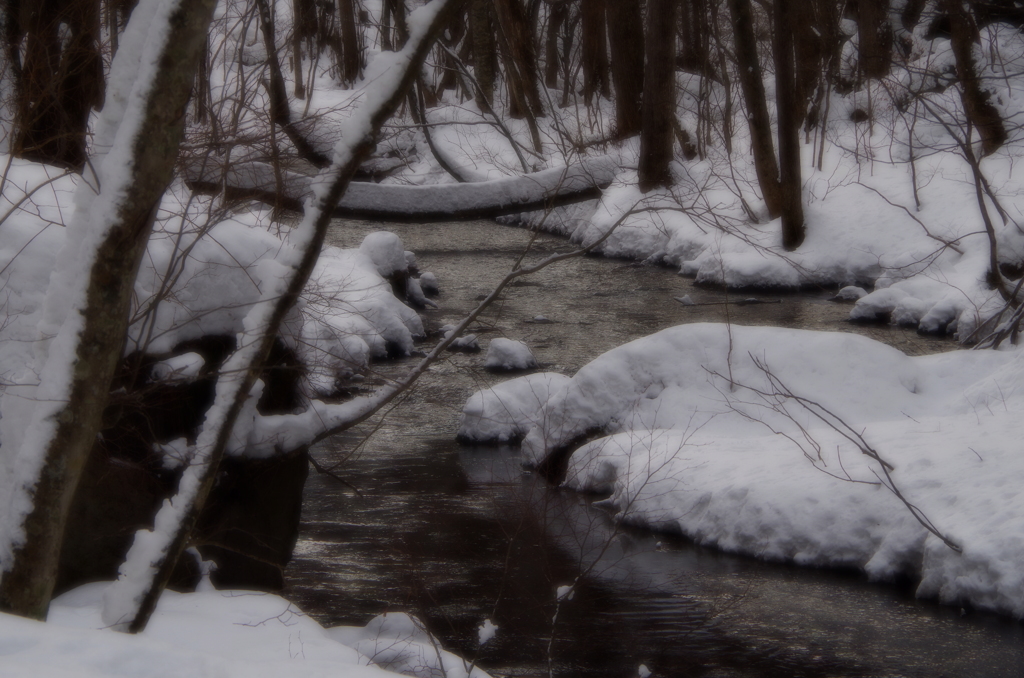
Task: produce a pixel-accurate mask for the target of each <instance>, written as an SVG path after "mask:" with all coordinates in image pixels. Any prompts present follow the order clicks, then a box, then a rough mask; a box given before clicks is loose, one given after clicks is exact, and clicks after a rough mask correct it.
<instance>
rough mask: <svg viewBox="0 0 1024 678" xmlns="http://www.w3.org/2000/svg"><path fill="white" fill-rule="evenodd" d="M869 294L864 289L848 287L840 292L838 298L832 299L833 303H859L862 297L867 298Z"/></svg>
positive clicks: (853, 286)
mask: <svg viewBox="0 0 1024 678" xmlns="http://www.w3.org/2000/svg"><path fill="white" fill-rule="evenodd" d="M867 294H868V292H867V290H865V289H864V288H863V287H857V286H856V285H847V286H846V287H844V288H842V289H841V290H839V291H838V292H836V296H834V297H832V299H833V301H857V300H858V299H860V298H861V297H865V296H867Z"/></svg>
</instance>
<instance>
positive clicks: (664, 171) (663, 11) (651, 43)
mask: <svg viewBox="0 0 1024 678" xmlns="http://www.w3.org/2000/svg"><path fill="white" fill-rule="evenodd" d="M677 3H678V0H650V1H649V2H648V3H647V42H646V47H645V52H646V62H647V64H646V67H645V69H644V96H643V107H642V115H641V118H642V128H641V130H640V167H639V186H640V190H641V191H643V192H644V193H646V192H648V191H650V190H651V189H654V188H657V187H659V186H671V185H672V171H671V167H670V165H671V162H672V157H673V154H672V148H673V134H672V129H673V125H672V122H673V121H674V120H675V115H676V87H675V63H676V59H675V57H676V54H675V52H676V5H677Z"/></svg>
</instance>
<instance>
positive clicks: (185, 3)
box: [0, 0, 215, 619]
mask: <svg viewBox="0 0 1024 678" xmlns="http://www.w3.org/2000/svg"><path fill="white" fill-rule="evenodd" d="M214 4H215V2H214V0H144V1H143V2H142V3H141V4H140V5H139V6H138V7H137V8H136V9H135V11H134V12H133V15H132V20H131V23H130V26H129V29H128V31H127V32H126V35H125V36H124V38H123V40H122V43H121V49H120V50H119V51H118V54H117V57H116V60H115V62H114V64H113V66H112V69H111V76H110V83H109V85H108V92H107V99H106V103H105V106H104V109H103V114H102V117H101V119H100V121H99V125H98V130H97V134H96V139H95V145H96V149H97V157H94V158H93V159H92V162H91V163H90V167H91V168H95V173H93V172H87V176H85V177H83V179H82V181H81V183H80V188H79V189H78V193H77V194H76V197H75V200H76V204H77V210H76V213H75V216H74V217H73V220H72V223H70V224H69V225H68V235H67V244H66V245H65V249H64V251H63V252H62V253H61V255H60V256H59V258H58V262H59V263H58V268H57V270H56V271H55V272H54V273H53V275H52V277H51V281H50V286H49V289H48V291H47V299H46V317H45V318H44V320H43V321H42V324H41V327H40V337H41V339H40V351H39V354H40V355H39V360H38V362H39V365H40V366H41V370H40V379H39V384H38V386H37V387H36V388H35V389H34V392H32V393H26V392H21V393H19V394H18V395H20V396H24V397H26V398H28V399H29V400H31V401H32V404H31V412H30V414H28V416H27V417H26V419H25V420H23V421H18V420H15V419H12V418H10V417H6V416H5V417H4V427H5V429H8V430H5V432H4V444H3V450H4V454H5V455H8V454H14V455H16V456H15V457H13V458H9V459H8V460H5V461H6V462H7V463H9V464H11V466H12V467H13V469H14V472H15V473H14V478H13V480H12V483H11V485H10V486H9V487H8V488H7V490H8V496H7V497H6V499H7V501H8V502H9V503H8V504H7V505H6V506H5V508H6V512H5V515H6V517H7V524H6V527H7V530H6V533H5V534H4V535H3V540H2V542H0V548H2V549H3V550H2V551H0V558H2V561H3V580H2V581H0V609H3V610H5V611H9V612H14V613H16V614H21V615H25V616H30V617H35V618H39V619H41V618H44V617H45V616H46V612H47V609H48V607H49V602H50V596H51V595H52V592H53V584H54V581H55V579H56V570H57V563H58V559H59V555H60V545H61V540H62V537H63V533H64V524H65V521H66V518H67V513H68V510H69V507H70V504H71V499H72V497H73V495H74V492H75V488H76V486H77V484H78V480H79V477H80V475H81V471H82V468H83V466H84V464H85V461H86V459H87V457H88V455H89V451H90V450H91V449H92V446H93V443H94V441H95V440H96V435H97V433H98V432H99V428H100V420H101V416H102V414H103V409H104V407H105V406H106V402H107V394H108V391H109V388H110V383H111V380H112V378H113V375H114V371H115V369H116V367H117V364H118V361H119V359H120V357H121V352H122V350H123V346H124V337H125V332H126V330H127V326H128V311H129V304H130V301H131V294H132V289H133V283H134V279H135V274H136V271H137V269H138V266H139V262H140V260H141V257H142V254H143V252H144V251H145V246H146V242H147V240H148V238H149V233H150V230H151V227H152V223H153V218H154V216H155V214H156V209H157V207H158V205H159V204H160V199H161V197H162V196H163V194H164V191H165V190H166V188H167V185H168V183H170V180H171V176H172V173H173V168H174V162H175V160H176V158H177V155H178V146H179V143H180V140H181V135H182V129H183V125H184V118H185V107H186V103H187V102H188V97H189V92H190V91H191V89H192V83H193V80H194V77H195V72H196V63H197V61H198V58H199V55H200V53H201V51H202V48H203V44H204V40H205V37H206V30H207V27H208V25H209V22H210V19H211V17H212V13H213V7H214ZM96 188H98V189H99V191H98V192H95V190H94V189H96ZM48 336H54V338H53V339H52V341H49V340H44V339H43V338H45V337H48ZM10 395H12V396H13V395H14V394H10ZM24 402H25V401H23V403H24ZM26 424H27V425H26ZM13 429H17V430H13ZM19 439H20V440H19ZM13 442H20V444H18V445H13V446H12V444H11V443H13Z"/></svg>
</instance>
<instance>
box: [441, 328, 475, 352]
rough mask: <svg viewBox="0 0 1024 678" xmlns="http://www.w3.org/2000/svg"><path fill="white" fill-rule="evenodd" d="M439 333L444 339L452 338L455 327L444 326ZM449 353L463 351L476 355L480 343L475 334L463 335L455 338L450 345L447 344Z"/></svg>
mask: <svg viewBox="0 0 1024 678" xmlns="http://www.w3.org/2000/svg"><path fill="white" fill-rule="evenodd" d="M441 332H442V333H443V334H444V338H445V339H447V338H448V337H450V336H452V333H453V332H455V325H445V326H443V327H442V328H441ZM448 350H449V351H464V352H466V353H478V352H479V351H480V341H479V340H478V339H477V337H476V335H475V334H463V335H462V336H461V337H456V339H455V340H454V341H452V343H450V344H448Z"/></svg>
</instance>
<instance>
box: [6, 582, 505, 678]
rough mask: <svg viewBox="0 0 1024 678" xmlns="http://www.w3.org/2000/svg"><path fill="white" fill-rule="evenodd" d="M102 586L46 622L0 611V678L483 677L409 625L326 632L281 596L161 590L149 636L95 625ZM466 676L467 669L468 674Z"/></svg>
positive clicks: (381, 622)
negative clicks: (124, 632) (135, 634)
mask: <svg viewBox="0 0 1024 678" xmlns="http://www.w3.org/2000/svg"><path fill="white" fill-rule="evenodd" d="M107 586H108V584H106V583H102V582H101V583H97V584H88V585H86V586H83V587H80V588H78V589H75V590H73V591H70V592H68V593H66V594H64V595H62V596H60V597H59V598H56V599H55V600H54V601H53V603H52V604H51V607H50V616H49V619H48V620H47V622H46V623H42V622H37V621H31V620H28V619H24V618H22V617H16V616H13V615H8V614H0V674H2V675H3V676H5V678H40V677H41V676H45V678H65V677H66V678H114V677H116V676H124V677H125V678H170V677H172V676H173V677H174V678H179V677H180V676H190V677H192V678H214V677H216V678H289V677H292V676H294V677H295V678H300V677H301V678H316V677H318V676H323V677H324V678H327V677H328V676H330V677H331V678H364V677H365V678H372V677H374V676H378V677H383V676H394V675H396V674H397V673H402V674H404V675H412V676H422V677H427V676H433V675H447V676H450V677H451V678H487V674H486V673H485V672H484V671H482V670H481V669H479V668H473V667H471V666H470V664H469V663H468V662H463V660H462V659H460V658H458V657H456V656H455V655H452V654H451V653H449V652H446V651H444V650H443V649H441V648H440V646H439V645H438V644H437V643H436V641H434V640H433V639H432V638H431V636H430V635H429V634H428V633H427V632H426V631H424V630H423V628H422V626H421V625H419V623H418V622H416V621H415V620H414V619H412V618H411V617H409V616H408V615H405V614H402V613H392V614H389V615H382V616H380V617H377V618H375V619H373V620H371V621H370V623H369V624H367V626H366V627H337V628H332V629H324V628H323V627H322V626H320V625H319V624H318V623H316V621H314V620H313V619H312V618H310V617H308V616H306V615H305V614H303V612H302V611H301V610H299V609H298V608H296V607H295V606H294V605H293V604H291V603H289V602H288V601H287V600H284V599H283V598H281V597H279V596H275V595H271V594H267V593H257V592H253V591H213V590H207V591H202V592H197V593H187V594H182V593H174V592H171V591H167V592H165V593H164V594H163V596H162V597H161V598H160V603H159V605H158V606H157V610H156V612H155V613H154V615H153V618H152V620H151V621H150V623H149V625H148V626H147V628H146V630H145V631H144V632H143V633H141V634H139V635H138V636H129V635H126V634H122V633H117V632H115V631H112V630H110V629H107V628H105V627H104V624H103V622H102V620H101V611H102V607H103V592H104V590H105V589H106V588H107ZM470 670H472V672H471V673H470Z"/></svg>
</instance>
